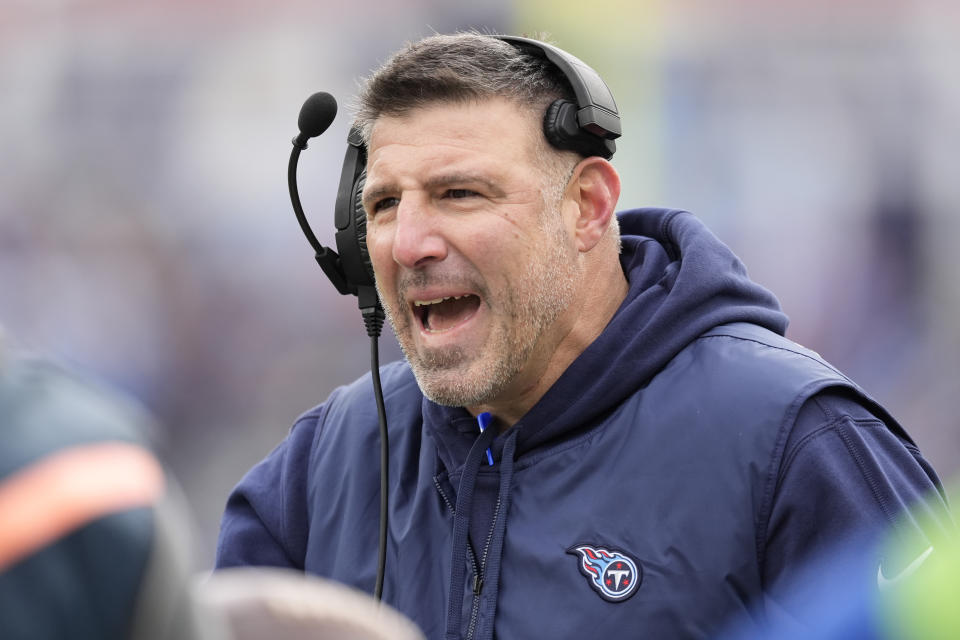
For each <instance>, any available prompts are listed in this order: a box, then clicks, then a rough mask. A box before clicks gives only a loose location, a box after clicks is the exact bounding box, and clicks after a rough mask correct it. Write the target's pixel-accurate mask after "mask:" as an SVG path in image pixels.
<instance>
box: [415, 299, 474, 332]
mask: <svg viewBox="0 0 960 640" xmlns="http://www.w3.org/2000/svg"><path fill="white" fill-rule="evenodd" d="M479 307H480V298H479V297H477V296H475V295H473V294H472V293H468V294H464V295H462V296H448V297H445V298H437V299H435V300H417V301H415V302H414V303H413V312H414V313H415V314H416V316H417V317H418V318H419V319H420V326H421V327H423V328H424V330H425V331H428V332H430V333H442V332H444V331H449V330H450V329H452V328H454V327H456V326H457V325H459V324H461V323H463V322H464V321H466V320H467V319H468V318H470V317H471V316H472V315H473V314H474V313H475V312H476V311H477V309H478V308H479Z"/></svg>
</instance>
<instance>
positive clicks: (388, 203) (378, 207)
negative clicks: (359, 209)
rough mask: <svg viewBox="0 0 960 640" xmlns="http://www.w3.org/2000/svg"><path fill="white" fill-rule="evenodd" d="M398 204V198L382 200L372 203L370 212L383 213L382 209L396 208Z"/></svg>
mask: <svg viewBox="0 0 960 640" xmlns="http://www.w3.org/2000/svg"><path fill="white" fill-rule="evenodd" d="M399 202H400V198H383V199H381V200H377V201H376V202H374V203H373V206H372V207H371V211H373V213H378V212H380V211H383V210H384V209H389V208H390V207H395V206H397V204H398V203H399Z"/></svg>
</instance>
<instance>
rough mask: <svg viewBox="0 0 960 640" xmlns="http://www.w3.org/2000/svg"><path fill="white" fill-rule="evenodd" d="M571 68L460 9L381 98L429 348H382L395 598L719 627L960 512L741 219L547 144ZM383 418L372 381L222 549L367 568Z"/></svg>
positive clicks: (405, 275) (500, 614) (388, 225)
mask: <svg viewBox="0 0 960 640" xmlns="http://www.w3.org/2000/svg"><path fill="white" fill-rule="evenodd" d="M570 93H571V90H570V87H569V85H568V84H567V83H566V82H565V81H564V78H563V75H562V74H560V73H559V72H558V71H557V69H556V68H554V67H553V66H552V65H551V64H550V63H548V62H546V61H545V60H543V59H542V58H540V57H538V56H536V55H533V54H531V53H530V52H529V51H527V50H525V49H523V48H518V47H515V46H513V45H511V44H509V43H506V42H504V41H502V40H499V39H497V38H495V37H491V36H480V35H474V34H461V35H457V36H435V37H431V38H427V39H425V40H423V41H420V42H418V43H415V44H412V45H410V46H408V47H407V48H405V49H404V50H403V51H401V52H400V53H398V54H397V55H396V56H395V57H394V58H393V59H392V60H390V61H389V62H387V63H386V65H385V66H384V67H383V68H381V69H380V70H379V71H378V72H376V74H374V76H373V77H372V78H371V79H370V81H369V83H368V85H367V87H366V89H365V91H364V93H363V95H362V96H361V106H360V110H359V115H358V119H357V124H358V126H359V127H360V128H361V130H362V131H363V132H364V137H365V142H366V145H367V150H368V154H369V155H368V161H367V178H366V184H365V186H364V190H363V206H364V209H365V210H366V214H367V244H368V248H369V254H370V259H371V263H372V266H373V270H374V272H375V275H376V282H377V289H378V291H379V294H380V298H381V300H382V302H383V304H384V307H385V309H386V312H387V315H388V317H389V319H390V321H391V323H392V324H393V327H394V329H395V332H396V334H397V336H398V339H399V341H400V343H401V346H402V347H403V350H404V353H405V355H406V362H402V363H394V364H391V365H389V366H386V367H383V369H382V378H383V388H384V398H385V404H386V412H387V415H388V418H389V427H390V447H391V449H390V465H391V466H390V487H391V490H390V495H389V498H390V519H389V523H390V530H389V542H388V554H387V560H386V567H387V570H386V578H385V586H384V592H383V597H384V600H385V601H387V602H389V603H390V604H392V605H394V606H395V607H397V608H398V609H400V611H402V612H404V613H406V614H407V615H408V616H410V617H411V618H412V619H413V620H414V621H415V622H416V623H417V624H418V625H420V627H421V628H422V629H423V630H424V632H425V633H426V635H427V636H428V637H430V638H439V637H447V638H458V637H464V638H492V637H494V636H496V637H499V638H531V637H591V638H592V637H613V636H614V635H617V634H618V635H624V634H626V635H628V636H634V635H638V634H642V635H645V636H646V637H670V638H679V637H708V636H710V635H713V634H716V633H717V632H718V631H719V630H720V629H721V628H722V626H723V624H724V621H725V620H727V619H728V618H729V617H730V616H731V615H734V614H739V613H743V612H749V613H750V614H751V615H752V616H753V617H754V618H755V619H756V620H758V621H762V620H763V619H764V618H766V617H769V616H771V615H774V614H775V612H776V611H778V609H777V606H776V596H777V585H778V584H781V583H783V581H785V580H787V579H788V578H789V577H790V574H791V573H792V572H793V571H794V570H795V568H796V567H797V566H798V565H799V564H801V563H800V561H801V560H802V559H804V558H806V557H808V556H811V555H813V554H816V553H818V552H820V551H822V550H824V549H825V548H826V547H827V546H828V545H829V543H831V542H833V541H837V540H840V539H843V538H845V537H847V536H850V535H853V534H854V532H860V531H864V530H868V531H869V530H873V529H880V528H884V529H885V528H887V527H889V526H891V525H892V524H893V522H894V519H895V518H896V515H897V514H899V513H907V507H912V508H913V509H914V510H915V511H916V512H927V511H929V512H933V513H935V514H936V516H935V517H939V520H938V522H942V523H943V526H948V524H949V516H947V515H946V514H945V511H940V510H942V509H943V508H944V505H943V495H942V490H941V489H940V486H939V481H938V480H937V478H936V476H935V474H934V473H933V471H932V470H931V469H930V467H929V465H927V463H926V462H925V461H924V460H923V459H922V457H921V456H920V453H919V451H918V450H917V449H916V447H915V445H914V444H913V443H912V441H911V440H910V439H909V437H908V436H907V435H906V433H905V432H904V431H903V429H902V428H901V427H900V426H899V425H898V424H897V423H896V422H895V421H894V420H893V419H892V418H891V417H890V416H889V415H888V414H887V413H886V412H885V411H884V410H883V409H882V408H881V407H880V406H879V405H877V404H876V403H874V402H873V401H872V400H870V399H869V398H868V397H867V396H866V395H865V394H864V393H863V392H862V391H861V390H859V389H858V388H857V387H856V386H855V385H854V384H853V383H852V382H851V381H850V380H849V379H847V378H846V377H844V376H843V375H842V374H840V373H839V372H837V371H836V370H835V369H833V368H832V367H830V366H829V365H827V364H826V363H824V362H823V361H822V360H821V359H820V358H819V356H817V355H816V354H814V353H812V352H810V351H807V350H805V349H803V348H802V347H799V346H798V345H795V344H793V343H791V342H789V341H788V340H786V339H785V338H783V337H782V334H783V332H784V331H785V328H786V322H787V321H786V318H785V316H784V315H783V314H782V313H781V312H780V309H779V306H778V304H777V302H776V300H775V298H773V296H772V295H771V294H770V293H768V292H767V291H765V290H764V289H763V288H761V287H759V286H758V285H756V284H754V283H752V282H751V281H750V280H749V279H748V278H747V277H746V273H745V270H744V268H743V266H742V265H741V264H740V262H739V261H738V260H737V258H736V257H735V256H734V255H733V254H732V253H731V252H730V251H729V250H728V249H727V248H726V247H725V246H724V245H723V244H721V243H720V242H719V241H718V240H717V239H715V238H714V237H713V236H712V235H711V234H710V233H709V232H708V231H707V230H706V229H705V228H704V227H703V226H702V225H701V224H700V223H699V222H698V221H697V220H696V219H695V218H693V217H692V216H691V215H690V214H687V213H684V212H679V211H666V210H655V209H646V210H636V211H628V212H626V213H622V214H620V216H619V220H618V218H617V217H616V216H615V215H614V208H615V206H616V204H617V198H618V195H619V191H620V180H619V177H618V175H617V172H616V171H615V170H614V168H613V166H612V165H611V164H610V163H609V162H608V161H607V160H606V159H604V158H603V157H600V156H597V155H584V154H578V153H576V152H571V151H561V150H558V149H555V148H554V147H553V146H551V144H549V143H548V141H547V139H546V138H545V136H544V133H543V128H542V124H541V123H542V122H543V120H544V112H545V111H546V110H547V109H548V107H549V105H551V104H552V103H553V101H554V99H556V98H558V97H564V96H566V97H570ZM484 414H490V416H491V419H492V425H493V426H494V427H495V428H489V429H486V431H484V432H483V434H482V435H481V434H480V433H479V429H478V417H480V416H484ZM376 425H377V418H376V410H375V402H374V397H373V393H372V391H371V385H370V380H369V379H366V378H365V379H362V380H360V381H357V382H355V383H353V384H352V385H350V386H348V387H344V388H341V389H338V390H337V391H335V392H334V393H333V394H332V396H331V397H330V398H329V399H328V400H327V402H325V403H324V404H322V405H320V406H319V407H317V408H316V409H314V410H312V411H310V412H308V413H307V414H305V415H304V416H302V417H301V418H300V419H299V420H298V421H297V422H296V424H295V425H294V426H293V429H292V430H291V432H290V435H289V436H288V438H287V439H286V440H285V441H284V442H283V443H282V444H281V445H280V446H279V447H278V448H277V449H276V450H275V451H274V452H273V453H272V454H270V456H268V457H267V458H266V459H265V460H264V461H263V462H261V463H260V464H259V465H257V466H256V467H255V468H254V469H253V470H251V471H250V472H249V473H248V474H247V476H246V477H245V478H244V479H243V480H242V481H241V483H240V484H239V485H238V487H237V488H236V490H235V491H234V493H233V494H232V495H231V497H230V500H229V502H228V504H227V510H226V513H225V515H224V518H223V523H222V529H221V537H220V541H219V546H218V560H217V562H218V566H221V567H225V566H233V565H243V564H251V565H277V566H284V567H294V568H297V569H302V570H304V571H307V572H310V573H316V574H320V575H324V576H328V577H332V578H334V579H336V580H340V581H342V582H345V583H347V584H350V585H353V586H357V587H360V588H363V589H366V590H368V591H370V590H371V589H372V587H373V584H374V580H375V571H376V543H377V520H378V518H377V504H378V499H379V489H378V486H379V485H378V470H377V467H376V465H375V463H374V460H375V457H376V456H375V454H374V453H373V452H374V451H375V450H376V442H377V435H376V434H377V426H376ZM928 495H931V496H932V497H931V498H930V501H929V502H923V501H922V500H924V499H925V498H927V497H928ZM898 526H904V527H907V528H910V527H912V528H916V526H914V525H912V524H911V521H909V520H908V521H907V523H906V524H902V525H898ZM877 561H879V559H877ZM870 570H872V571H876V565H875V564H874V565H873V566H872V567H871V568H870ZM894 570H896V569H894Z"/></svg>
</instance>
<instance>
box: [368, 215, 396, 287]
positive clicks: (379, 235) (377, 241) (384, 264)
mask: <svg viewBox="0 0 960 640" xmlns="http://www.w3.org/2000/svg"><path fill="white" fill-rule="evenodd" d="M367 252H368V253H369V254H370V262H371V264H372V265H373V271H374V274H375V275H376V276H377V280H383V279H384V278H385V277H386V276H387V274H388V273H389V272H390V270H391V268H392V267H391V265H392V264H393V249H392V245H391V243H390V241H389V236H388V234H386V233H385V232H384V231H382V230H380V231H374V230H373V229H370V228H369V227H368V228H367Z"/></svg>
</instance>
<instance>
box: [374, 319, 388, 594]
mask: <svg viewBox="0 0 960 640" xmlns="http://www.w3.org/2000/svg"><path fill="white" fill-rule="evenodd" d="M381 323H382V320H381ZM378 333H379V332H378ZM378 343H379V341H378V339H377V336H375V335H373V336H370V374H371V375H372V376H373V393H374V397H375V398H376V400H377V417H378V418H379V422H380V542H379V546H378V555H377V582H376V585H375V586H374V588H373V597H374V598H376V599H377V600H380V599H381V598H382V597H383V576H384V568H385V567H386V564H387V490H388V489H389V483H388V482H387V480H388V478H389V475H390V474H389V468H390V460H389V446H388V442H387V412H386V409H385V408H384V405H383V389H381V388H380V353H379V345H378Z"/></svg>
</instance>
